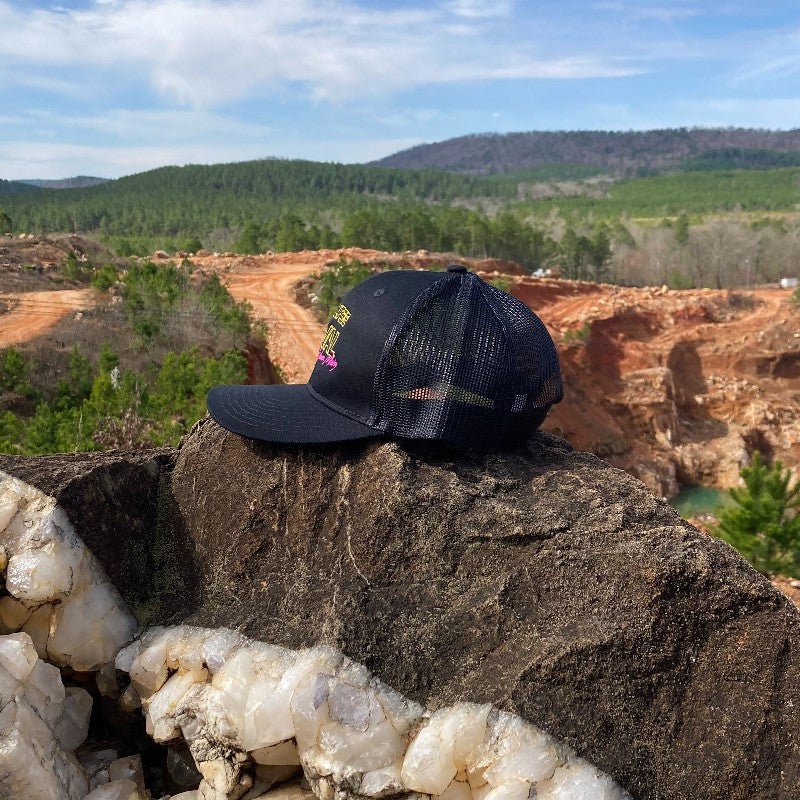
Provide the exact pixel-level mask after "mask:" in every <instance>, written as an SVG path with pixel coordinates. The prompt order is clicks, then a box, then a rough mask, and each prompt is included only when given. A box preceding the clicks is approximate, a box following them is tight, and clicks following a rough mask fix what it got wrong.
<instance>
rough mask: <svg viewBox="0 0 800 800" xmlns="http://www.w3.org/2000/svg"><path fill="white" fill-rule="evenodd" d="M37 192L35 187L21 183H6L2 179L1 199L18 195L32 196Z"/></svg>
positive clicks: (0, 180)
mask: <svg viewBox="0 0 800 800" xmlns="http://www.w3.org/2000/svg"><path fill="white" fill-rule="evenodd" d="M35 191H37V188H36V187H35V186H31V185H29V184H27V183H21V182H20V181H4V180H2V178H0V197H5V196H10V195H16V194H30V193H31V192H35Z"/></svg>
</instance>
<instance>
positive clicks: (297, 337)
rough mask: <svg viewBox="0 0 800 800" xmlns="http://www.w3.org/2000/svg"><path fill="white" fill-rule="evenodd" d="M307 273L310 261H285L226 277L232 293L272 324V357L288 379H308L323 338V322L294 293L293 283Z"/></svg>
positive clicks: (303, 381) (297, 381) (270, 347)
mask: <svg viewBox="0 0 800 800" xmlns="http://www.w3.org/2000/svg"><path fill="white" fill-rule="evenodd" d="M312 271H313V270H312ZM308 274H309V265H308V264H303V263H300V264H291V263H286V264H268V265H265V266H263V267H260V268H259V269H258V270H257V271H256V272H252V273H250V272H242V273H239V274H229V275H226V276H225V277H224V282H225V284H226V285H227V287H228V290H229V291H230V293H231V294H232V295H233V296H234V297H235V298H236V299H237V300H246V301H247V302H248V303H250V305H251V306H252V307H253V311H254V313H255V315H256V316H257V317H258V318H259V319H262V320H264V321H265V322H266V323H267V325H268V326H269V343H270V346H269V350H270V358H271V359H272V361H273V362H274V363H277V364H278V366H279V367H280V368H281V371H282V373H283V376H284V379H285V380H286V381H287V383H305V382H306V381H307V380H308V377H309V375H311V370H312V369H313V368H314V364H315V363H316V360H317V352H318V350H319V344H320V342H321V341H322V333H323V326H322V325H320V323H319V322H317V320H316V319H314V317H313V316H312V314H311V312H310V311H309V310H308V309H305V308H303V307H302V306H299V305H298V304H297V303H296V302H295V301H294V298H293V297H292V285H293V284H294V283H296V282H297V281H298V280H299V279H300V278H304V277H305V276H306V275H308Z"/></svg>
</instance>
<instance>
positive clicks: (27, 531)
mask: <svg viewBox="0 0 800 800" xmlns="http://www.w3.org/2000/svg"><path fill="white" fill-rule="evenodd" d="M0 578H4V580H5V591H6V594H5V595H4V596H3V597H0V633H12V632H16V631H24V632H25V633H27V634H28V635H29V636H30V637H31V639H32V640H33V643H34V646H35V647H36V652H37V653H38V654H39V656H40V657H41V658H43V659H46V660H47V661H49V662H50V663H51V664H56V665H57V666H61V667H70V668H72V669H73V670H76V671H78V672H86V671H91V670H97V669H99V668H100V667H102V666H103V665H104V664H106V663H108V662H111V661H113V660H114V657H115V655H116V654H117V652H118V651H119V649H120V648H121V647H122V646H123V645H124V644H125V643H126V642H128V641H130V639H131V638H132V637H133V634H134V632H135V630H136V621H135V620H134V618H133V615H132V614H131V613H130V611H129V610H128V608H127V606H126V605H125V602H124V601H123V599H122V598H121V597H120V595H119V592H118V591H117V590H116V589H115V588H114V586H113V585H112V584H111V583H109V581H108V578H107V577H106V575H105V573H104V572H103V570H102V568H101V567H100V565H99V564H98V563H97V561H96V559H95V558H94V556H93V555H92V554H91V553H90V552H89V550H88V549H87V548H86V546H85V545H84V544H83V542H82V541H81V540H80V539H79V538H78V536H77V535H76V534H75V530H74V528H73V527H72V524H71V523H70V521H69V519H68V518H67V515H66V514H65V513H64V511H63V509H61V508H59V506H58V505H57V504H56V501H55V500H54V499H53V498H52V497H48V496H47V495H45V494H43V493H42V492H40V491H39V490H38V489H36V488H35V487H33V486H30V485H29V484H27V483H23V482H22V481H20V480H18V479H16V478H14V477H12V476H10V475H7V474H6V473H4V472H0Z"/></svg>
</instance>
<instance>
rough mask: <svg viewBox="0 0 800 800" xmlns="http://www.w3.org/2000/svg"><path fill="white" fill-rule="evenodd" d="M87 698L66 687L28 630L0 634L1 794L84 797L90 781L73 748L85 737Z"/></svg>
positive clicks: (45, 799) (40, 799)
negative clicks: (43, 657) (42, 658)
mask: <svg viewBox="0 0 800 800" xmlns="http://www.w3.org/2000/svg"><path fill="white" fill-rule="evenodd" d="M91 707H92V701H91V697H90V696H89V695H88V694H87V693H86V692H85V691H84V690H83V689H79V688H70V689H68V690H66V691H65V689H64V685H63V684H62V682H61V674H60V673H59V671H58V669H57V668H56V667H54V666H52V665H51V664H46V663H45V662H44V661H41V660H40V659H39V658H38V656H37V654H36V649H35V648H34V646H33V641H32V640H31V638H30V636H28V635H27V634H26V633H15V634H10V635H7V636H0V797H9V798H14V800H83V798H84V796H85V795H86V793H87V792H88V790H89V780H88V777H87V775H86V773H85V771H84V770H83V769H82V768H81V766H80V764H79V763H78V762H77V760H76V759H75V757H74V756H73V755H72V752H71V751H72V750H74V749H75V748H76V747H78V746H79V745H80V744H81V743H82V742H83V741H84V739H85V738H86V733H87V731H88V728H89V714H90V712H91Z"/></svg>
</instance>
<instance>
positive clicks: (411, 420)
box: [370, 273, 562, 446]
mask: <svg viewBox="0 0 800 800" xmlns="http://www.w3.org/2000/svg"><path fill="white" fill-rule="evenodd" d="M561 393H562V389H561V377H560V372H559V366H558V358H557V356H556V352H555V347H554V346H553V342H552V340H551V338H550V335H549V334H548V332H547V330H546V329H545V327H544V325H543V324H542V323H541V321H540V320H539V319H538V317H536V315H535V314H533V312H532V311H530V310H529V309H528V308H527V307H526V306H525V305H523V304H522V303H521V302H519V301H518V300H516V299H515V298H513V297H511V296H510V295H507V294H505V293H504V292H501V291H499V290H497V289H495V288H494V287H492V286H489V285H488V284H486V283H484V282H483V281H481V280H480V279H478V278H477V277H476V276H474V275H471V274H460V273H454V274H451V275H449V276H447V278H446V279H444V280H441V281H438V282H437V283H435V284H434V285H433V286H431V287H430V288H429V289H428V290H427V291H425V292H423V293H422V294H421V295H420V296H419V297H418V298H417V300H416V301H415V302H414V303H413V304H412V305H411V306H410V307H409V308H408V309H407V310H406V312H405V313H404V314H403V316H402V317H401V319H400V320H399V321H398V322H397V324H396V325H395V327H394V329H393V330H392V333H391V335H390V337H389V339H388V340H387V343H386V347H385V349H384V352H383V355H382V358H381V361H380V364H379V366H378V370H377V373H376V376H375V383H374V413H373V417H372V420H371V422H370V424H371V425H373V426H375V427H377V428H379V429H381V430H384V431H386V432H387V433H390V434H393V435H396V436H407V437H413V438H424V439H443V440H446V441H451V442H459V443H468V444H475V445H482V446H493V445H497V444H499V443H501V442H502V441H503V440H504V439H505V438H507V435H508V434H509V433H512V432H513V430H514V429H515V428H520V427H526V426H527V427H530V425H531V422H532V421H534V420H535V424H538V423H539V422H540V421H541V419H543V417H544V413H546V409H547V408H548V407H549V406H550V405H551V404H552V403H554V402H557V401H558V400H560V399H561Z"/></svg>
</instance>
